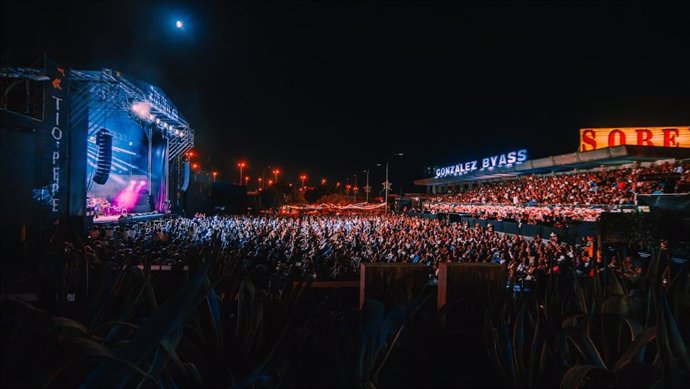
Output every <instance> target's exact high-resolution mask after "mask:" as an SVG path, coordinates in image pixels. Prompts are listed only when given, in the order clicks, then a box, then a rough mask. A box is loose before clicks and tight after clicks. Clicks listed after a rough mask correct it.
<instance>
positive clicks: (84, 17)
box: [1, 1, 690, 192]
mask: <svg viewBox="0 0 690 389" xmlns="http://www.w3.org/2000/svg"><path fill="white" fill-rule="evenodd" d="M1 18H2V19H1V20H2V23H1V32H2V34H1V39H2V54H3V65H5V64H6V63H7V61H8V59H9V63H12V64H14V65H26V64H29V63H31V62H32V61H34V60H36V59H38V58H40V57H41V55H42V52H43V50H46V51H47V52H48V55H49V56H50V57H52V58H54V59H55V60H57V61H59V62H61V63H63V64H64V65H67V66H70V67H72V68H76V69H100V68H113V69H117V70H120V71H122V72H124V73H126V74H129V75H131V76H133V77H135V78H138V79H141V80H143V81H146V82H149V83H152V84H154V85H157V86H160V87H161V88H162V89H163V90H164V91H165V92H166V93H167V94H168V96H169V97H170V98H171V99H172V101H173V102H174V103H175V104H176V105H177V107H178V109H179V111H180V112H181V113H182V115H184V116H185V117H186V118H187V119H188V120H189V122H190V123H191V125H192V127H193V128H194V129H195V130H196V134H197V137H196V144H197V150H198V152H199V153H200V155H201V164H202V167H203V168H204V169H217V170H219V171H220V176H219V179H223V180H228V181H231V180H232V179H234V178H235V177H236V176H237V175H238V173H237V168H236V167H235V165H236V163H237V161H239V160H246V161H247V162H248V163H249V165H250V169H249V173H248V174H250V175H251V176H252V177H253V178H254V177H257V175H258V174H259V171H260V169H261V167H263V166H265V165H272V166H274V167H280V168H282V169H283V170H284V171H285V172H286V176H285V178H286V179H288V180H290V181H293V182H297V178H296V177H297V176H298V175H299V174H300V173H306V174H307V175H308V176H309V177H310V179H311V182H312V183H315V182H316V181H317V180H318V179H320V178H321V177H324V176H325V177H327V178H328V179H329V180H333V181H334V180H341V181H344V180H345V178H346V177H347V176H350V177H352V175H353V174H358V176H359V179H358V183H359V184H360V185H362V183H363V175H364V174H363V173H362V170H363V169H365V168H366V167H367V166H368V165H371V164H374V163H377V162H385V161H386V160H387V158H388V157H389V156H391V155H392V154H393V153H397V152H404V153H405V156H404V157H402V158H389V159H390V160H391V163H392V164H391V176H392V179H391V181H392V182H393V187H394V190H395V191H396V192H397V191H398V190H399V189H400V185H401V184H404V185H405V189H406V190H412V188H413V187H412V180H413V179H415V178H421V177H423V176H424V168H425V167H426V166H431V165H435V164H442V165H445V164H451V163H456V162H463V161H465V160H470V159H475V158H481V157H484V156H487V155H494V154H498V153H501V152H507V151H512V150H514V149H518V148H527V149H528V150H529V153H530V157H543V156H548V155H556V154H561V153H567V152H573V151H576V150H577V147H578V133H579V132H578V130H579V128H581V127H598V126H600V127H609V126H644V125H688V124H690V61H689V59H690V28H689V26H688V23H687V21H688V20H690V5H689V4H687V3H682V2H678V3H665V4H652V3H599V2H597V3H515V2H510V3H488V4H486V3H450V2H442V3H428V2H406V3H395V2H380V3H363V2H362V3H360V2H357V3H348V2H340V1H339V2H333V3H328V2H317V3H305V2H299V3H290V2H283V1H281V2H232V3H229V2H227V3H226V2H223V3H210V2H203V3H196V2H194V3H191V2H190V3H145V4H139V3H136V2H125V3H81V2H80V3H43V2H40V3H31V2H21V3H20V2H16V3H7V2H3V3H2V13H1ZM177 19H181V20H182V21H183V22H184V24H185V29H184V30H183V31H180V30H177V29H175V21H176V20H177ZM382 173H383V170H382V169H381V168H376V170H374V171H373V173H372V174H373V176H372V183H376V185H377V186H376V189H378V188H380V187H381V185H380V182H381V181H383V179H382ZM351 179H352V178H351ZM418 190H419V189H418Z"/></svg>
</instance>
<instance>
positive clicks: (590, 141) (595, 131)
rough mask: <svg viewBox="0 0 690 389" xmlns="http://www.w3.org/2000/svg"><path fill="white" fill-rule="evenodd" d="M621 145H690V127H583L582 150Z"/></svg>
mask: <svg viewBox="0 0 690 389" xmlns="http://www.w3.org/2000/svg"><path fill="white" fill-rule="evenodd" d="M620 145H630V146H660V147H690V127H688V126H685V127H679V126H668V127H622V128H583V129H581V130H580V151H591V150H598V149H603V148H605V147H613V146H620Z"/></svg>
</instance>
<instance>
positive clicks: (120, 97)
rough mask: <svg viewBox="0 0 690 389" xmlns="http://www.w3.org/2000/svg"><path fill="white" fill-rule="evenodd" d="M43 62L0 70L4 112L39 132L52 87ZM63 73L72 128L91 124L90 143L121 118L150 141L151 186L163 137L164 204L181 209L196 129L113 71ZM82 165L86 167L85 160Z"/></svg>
mask: <svg viewBox="0 0 690 389" xmlns="http://www.w3.org/2000/svg"><path fill="white" fill-rule="evenodd" d="M44 62H46V63H45V64H44V67H36V66H35V65H34V66H31V67H8V66H4V67H0V87H1V88H0V89H1V90H0V92H2V93H1V95H2V98H1V99H0V110H4V111H8V112H12V113H13V114H16V115H19V116H21V117H25V118H28V119H31V120H33V122H32V123H34V124H33V126H40V125H41V123H43V122H44V119H45V118H44V111H45V108H44V107H45V103H46V102H45V101H44V100H45V93H44V89H43V88H44V85H46V83H49V82H51V78H50V76H49V73H48V72H47V66H48V65H47V59H45V58H44ZM64 71H65V72H66V73H67V77H65V78H66V80H65V81H66V82H67V86H68V91H69V94H68V95H69V99H70V111H69V123H70V125H72V124H73V123H83V122H85V123H88V130H87V136H86V137H85V138H86V139H90V138H92V137H94V136H95V134H96V132H97V131H99V130H100V129H101V128H108V126H107V125H106V124H107V123H108V119H109V118H111V117H112V116H113V114H115V113H117V112H127V113H128V114H129V115H130V116H131V118H132V120H135V121H138V122H139V123H141V124H142V128H143V130H144V131H145V132H146V135H147V138H148V139H149V156H148V163H149V166H148V175H149V181H151V161H152V158H151V139H152V136H153V134H154V133H156V134H160V135H161V136H162V138H163V139H164V141H165V144H166V155H167V164H166V166H165V172H164V175H165V184H164V191H165V198H166V199H169V200H172V201H173V203H174V204H176V205H178V203H179V195H177V193H176V192H177V191H179V190H180V185H181V184H182V182H183V180H182V178H181V177H180V175H181V174H183V169H182V166H183V160H184V159H185V153H186V152H187V151H189V150H190V149H192V148H193V147H194V129H192V128H191V127H190V125H189V123H188V122H187V120H186V119H185V118H184V117H182V115H180V114H179V113H178V111H177V108H176V107H175V105H174V104H173V103H172V101H171V100H170V99H169V98H168V97H167V96H166V95H165V93H164V92H163V91H162V90H161V89H160V88H158V87H156V86H153V85H151V84H148V83H145V82H142V81H140V80H136V79H134V78H132V77H129V76H125V75H124V74H122V73H120V72H118V71H116V70H113V69H102V70H74V69H67V68H65V70H64ZM64 86H65V85H64V84H63V87H64ZM141 103H144V104H145V105H146V106H147V108H148V112H147V113H146V115H141V113H140V112H135V110H134V106H135V104H141ZM84 153H86V150H84ZM74 155H78V154H74ZM73 162H75V161H73ZM83 163H85V164H86V163H87V162H86V160H84V161H83ZM171 173H172V174H171ZM91 178H92V177H88V178H86V180H85V181H86V182H87V184H86V185H87V187H86V188H85V190H86V192H88V191H89V190H90V188H91V184H92V179H91ZM171 190H172V192H171ZM86 192H85V193H86ZM84 196H85V194H84ZM80 203H81V202H80ZM83 207H84V205H83V204H82V205H81V206H80V208H82V209H80V210H77V211H75V210H72V211H71V214H72V213H73V214H83Z"/></svg>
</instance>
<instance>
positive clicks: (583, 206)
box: [424, 162, 690, 223]
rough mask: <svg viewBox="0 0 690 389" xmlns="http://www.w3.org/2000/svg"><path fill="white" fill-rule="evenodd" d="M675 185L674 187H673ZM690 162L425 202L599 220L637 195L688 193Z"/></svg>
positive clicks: (527, 181) (522, 216)
mask: <svg viewBox="0 0 690 389" xmlns="http://www.w3.org/2000/svg"><path fill="white" fill-rule="evenodd" d="M671 186H672V187H671ZM689 186H690V162H682V163H662V164H657V165H652V166H645V167H636V168H622V169H614V170H598V171H588V172H583V173H574V174H559V175H527V176H519V177H517V178H515V179H513V180H508V181H498V182H490V183H485V184H481V185H478V186H476V187H473V188H470V189H466V190H460V191H458V192H457V193H450V194H446V195H443V196H437V197H435V198H434V199H432V200H431V201H429V202H427V203H425V205H424V208H425V210H426V211H429V212H432V213H439V212H444V213H447V212H453V213H468V214H472V215H475V216H477V217H481V218H490V219H497V220H516V221H518V222H525V223H555V222H561V223H567V222H568V221H570V220H584V221H595V220H598V219H599V216H600V214H601V213H602V212H603V211H604V210H605V209H610V208H614V209H616V208H621V207H625V206H634V205H635V204H636V200H637V195H639V194H652V193H665V192H669V191H671V192H683V191H685V192H687V191H688V190H689V188H688V187H689Z"/></svg>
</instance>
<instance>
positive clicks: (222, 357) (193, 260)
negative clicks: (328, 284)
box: [1, 237, 307, 387]
mask: <svg viewBox="0 0 690 389" xmlns="http://www.w3.org/2000/svg"><path fill="white" fill-rule="evenodd" d="M61 239H64V238H62V237H54V239H53V242H54V243H52V244H50V245H46V246H44V247H45V248H46V249H45V250H44V251H39V250H35V251H34V254H39V253H41V254H43V255H45V256H44V257H43V258H42V259H44V260H43V261H39V260H35V262H36V263H40V262H53V263H54V264H57V266H54V268H57V269H58V271H56V272H54V273H57V275H58V276H57V277H56V274H53V277H45V278H46V279H48V278H52V279H51V280H49V282H48V284H49V285H48V286H43V287H42V288H41V291H40V292H41V293H43V299H42V300H40V301H39V304H41V305H43V308H38V307H35V306H33V305H31V304H28V303H25V302H22V301H18V300H17V301H15V300H7V301H3V302H2V306H1V308H2V312H3V314H2V321H1V328H2V366H3V374H2V384H3V386H6V387H15V386H27V385H28V386H41V387H53V386H58V387H64V386H69V387H75V386H80V387H94V386H95V387H111V386H117V387H125V386H127V387H130V386H136V387H179V386H185V387H186V386H195V387H198V386H235V387H246V386H250V385H255V384H261V383H265V384H268V383H270V384H272V385H275V384H277V383H279V382H280V377H281V374H282V373H283V370H284V368H285V361H287V358H284V356H283V355H281V352H284V350H285V349H286V344H287V343H288V342H287V341H286V338H287V336H286V334H288V331H289V330H290V328H292V322H293V320H292V317H293V313H294V310H295V307H296V306H297V303H298V302H299V300H300V295H301V292H302V291H303V290H304V288H305V286H306V284H307V283H305V282H302V283H296V286H295V287H292V286H291V287H289V288H288V290H286V291H285V292H284V293H281V294H275V293H269V292H263V291H259V290H257V289H256V288H255V287H254V285H253V282H252V280H251V277H248V276H247V274H246V272H245V271H244V269H245V268H246V266H245V265H246V264H245V263H244V262H245V261H244V260H243V259H242V260H241V259H234V260H229V259H228V258H224V257H222V255H221V250H220V245H219V243H218V242H216V243H214V244H213V245H211V246H210V247H207V248H205V249H203V250H197V251H194V250H190V251H189V252H188V253H187V256H188V258H187V260H188V263H189V267H190V276H189V277H188V279H187V280H186V281H185V280H184V278H185V276H184V275H183V274H182V277H181V279H180V280H179V281H180V286H179V289H178V290H177V292H176V293H174V294H173V295H172V296H170V297H169V298H167V299H165V300H164V301H162V302H161V303H160V304H159V301H158V299H157V297H156V285H154V284H155V277H153V276H152V272H151V266H150V263H149V262H148V259H147V258H133V257H127V256H125V257H124V258H118V259H116V260H113V261H101V260H100V258H99V256H98V253H96V252H91V251H89V250H87V249H86V247H85V246H84V245H83V244H82V243H81V242H80V241H78V240H77V241H76V242H77V243H76V244H74V245H69V244H68V245H64V244H61V243H58V242H60V241H61ZM100 254H101V255H104V253H103V252H101V253H100ZM105 254H107V253H105ZM104 257H107V255H104ZM46 259H47V260H46ZM140 262H143V263H142V264H143V265H144V266H143V269H141V268H140V267H138V265H139V264H140ZM53 279H57V282H55V281H53ZM289 285H292V283H289ZM51 293H52V296H53V299H55V300H53V301H57V302H58V303H57V304H51V303H50V301H51V299H50V298H46V297H48V296H50V294H51ZM69 294H74V295H75V300H76V301H75V302H74V303H71V304H67V296H68V295H69ZM63 300H64V301H63ZM44 308H45V309H44ZM6 368H7V370H6Z"/></svg>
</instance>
